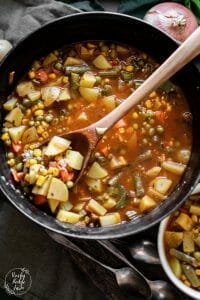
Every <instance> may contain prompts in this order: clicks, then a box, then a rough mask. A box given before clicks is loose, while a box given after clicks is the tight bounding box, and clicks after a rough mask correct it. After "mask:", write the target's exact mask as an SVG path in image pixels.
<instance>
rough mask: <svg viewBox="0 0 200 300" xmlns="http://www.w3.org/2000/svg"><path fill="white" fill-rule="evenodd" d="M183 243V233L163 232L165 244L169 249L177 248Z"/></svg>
mask: <svg viewBox="0 0 200 300" xmlns="http://www.w3.org/2000/svg"><path fill="white" fill-rule="evenodd" d="M182 242H183V232H177V231H165V243H166V245H167V246H168V247H169V248H178V247H179V246H180V245H181V244H182Z"/></svg>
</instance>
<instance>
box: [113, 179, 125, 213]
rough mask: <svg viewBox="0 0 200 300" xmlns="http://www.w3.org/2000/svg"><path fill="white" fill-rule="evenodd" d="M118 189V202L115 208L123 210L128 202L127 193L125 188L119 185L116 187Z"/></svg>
mask: <svg viewBox="0 0 200 300" xmlns="http://www.w3.org/2000/svg"><path fill="white" fill-rule="evenodd" d="M116 187H117V188H118V196H119V198H118V202H117V204H116V206H115V207H116V208H123V207H124V206H125V205H126V203H127V201H128V196H127V191H126V189H125V187H124V186H123V185H121V184H119V185H117V186H116Z"/></svg>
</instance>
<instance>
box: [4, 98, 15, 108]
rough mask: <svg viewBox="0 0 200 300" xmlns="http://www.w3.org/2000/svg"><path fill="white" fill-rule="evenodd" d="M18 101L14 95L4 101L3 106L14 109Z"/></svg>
mask: <svg viewBox="0 0 200 300" xmlns="http://www.w3.org/2000/svg"><path fill="white" fill-rule="evenodd" d="M16 103H17V98H15V97H12V98H10V99H8V100H7V101H6V102H5V103H4V105H3V108H4V109H6V110H12V109H13V108H14V107H15V104H16Z"/></svg>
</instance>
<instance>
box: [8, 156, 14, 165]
mask: <svg viewBox="0 0 200 300" xmlns="http://www.w3.org/2000/svg"><path fill="white" fill-rule="evenodd" d="M8 165H9V166H10V167H14V165H15V160H14V158H11V159H9V160H8Z"/></svg>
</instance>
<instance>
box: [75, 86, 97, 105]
mask: <svg viewBox="0 0 200 300" xmlns="http://www.w3.org/2000/svg"><path fill="white" fill-rule="evenodd" d="M79 92H80V94H81V96H82V97H83V98H84V99H85V100H87V101H88V102H93V101H96V100H97V99H98V97H99V96H100V90H99V88H88V87H80V88H79Z"/></svg>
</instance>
